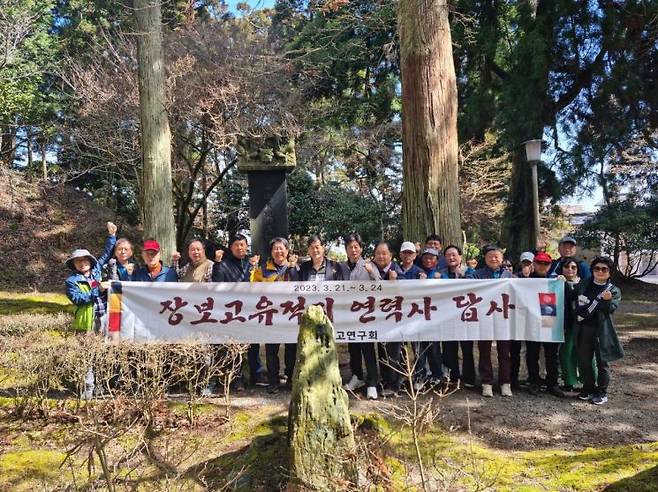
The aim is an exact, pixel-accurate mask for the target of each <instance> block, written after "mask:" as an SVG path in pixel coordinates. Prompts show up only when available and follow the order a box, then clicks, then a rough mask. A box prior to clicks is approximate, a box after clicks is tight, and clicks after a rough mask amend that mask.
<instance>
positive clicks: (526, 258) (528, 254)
mask: <svg viewBox="0 0 658 492" xmlns="http://www.w3.org/2000/svg"><path fill="white" fill-rule="evenodd" d="M534 259H535V255H533V254H532V253H531V252H530V251H525V252H523V253H521V263H523V262H524V261H529V262H531V263H532V260H534Z"/></svg>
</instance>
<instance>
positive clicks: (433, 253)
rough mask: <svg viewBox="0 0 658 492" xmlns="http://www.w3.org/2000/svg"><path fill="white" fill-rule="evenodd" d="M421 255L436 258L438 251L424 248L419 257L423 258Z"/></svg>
mask: <svg viewBox="0 0 658 492" xmlns="http://www.w3.org/2000/svg"><path fill="white" fill-rule="evenodd" d="M423 255H434V256H436V257H437V258H438V256H439V250H438V249H435V248H425V249H424V250H423V253H422V254H421V256H423Z"/></svg>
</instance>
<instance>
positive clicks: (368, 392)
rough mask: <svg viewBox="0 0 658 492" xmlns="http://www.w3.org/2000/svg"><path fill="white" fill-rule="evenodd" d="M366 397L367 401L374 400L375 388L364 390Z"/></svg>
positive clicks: (375, 395) (369, 387)
mask: <svg viewBox="0 0 658 492" xmlns="http://www.w3.org/2000/svg"><path fill="white" fill-rule="evenodd" d="M366 397H367V398H368V400H376V399H377V388H376V387H374V386H368V389H367V390H366Z"/></svg>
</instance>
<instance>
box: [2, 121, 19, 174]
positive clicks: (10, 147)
mask: <svg viewBox="0 0 658 492" xmlns="http://www.w3.org/2000/svg"><path fill="white" fill-rule="evenodd" d="M15 157H16V129H15V128H14V127H13V126H11V125H5V126H3V127H2V132H1V133H0V163H2V165H3V166H5V167H11V166H12V164H14V158H15Z"/></svg>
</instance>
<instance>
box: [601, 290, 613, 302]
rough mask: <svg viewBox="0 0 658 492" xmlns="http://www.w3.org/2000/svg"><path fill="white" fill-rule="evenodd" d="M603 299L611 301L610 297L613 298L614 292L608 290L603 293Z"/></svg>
mask: <svg viewBox="0 0 658 492" xmlns="http://www.w3.org/2000/svg"><path fill="white" fill-rule="evenodd" d="M601 299H603V300H604V301H609V300H610V299H612V292H610V291H609V290H606V291H605V292H604V293H603V294H601Z"/></svg>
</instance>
